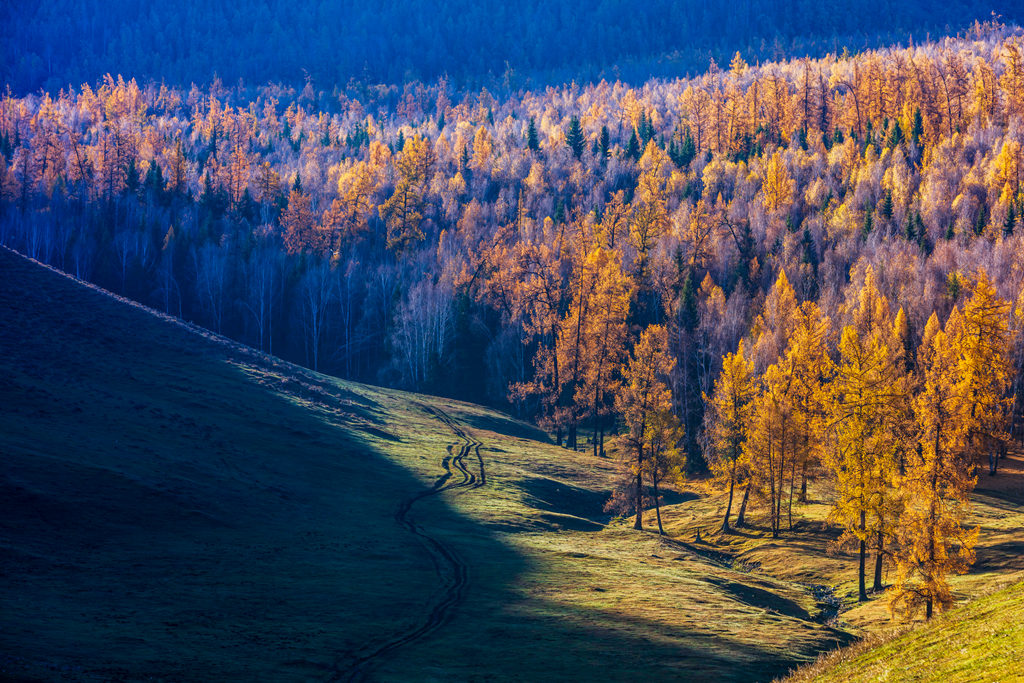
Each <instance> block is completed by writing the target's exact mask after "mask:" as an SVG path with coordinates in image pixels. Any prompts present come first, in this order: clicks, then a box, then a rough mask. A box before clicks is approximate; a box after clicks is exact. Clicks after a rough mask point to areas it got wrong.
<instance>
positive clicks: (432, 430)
mask: <svg viewBox="0 0 1024 683" xmlns="http://www.w3.org/2000/svg"><path fill="white" fill-rule="evenodd" d="M0 273H2V275H3V276H2V277H0V452H2V453H3V467H2V468H0V574H2V576H3V580H4V586H5V589H4V591H2V592H0V676H2V677H4V678H13V679H15V680H40V679H43V680H52V679H55V678H61V677H66V678H71V679H76V680H97V679H98V680H109V679H118V680H140V679H147V680H151V679H153V678H158V679H174V680H196V679H205V680H210V679H218V680H227V679H245V680H271V679H273V680H349V679H355V678H360V677H370V678H380V679H409V678H417V679H421V680H422V679H430V678H436V679H442V678H453V677H455V676H461V677H479V676H484V675H485V674H486V675H487V676H488V677H489V678H493V679H497V680H502V679H512V678H521V679H528V680H539V679H564V678H566V677H567V676H570V675H571V676H572V677H577V678H595V677H601V678H604V679H626V678H630V679H648V680H665V679H669V678H678V677H679V676H683V675H685V676H689V677H693V678H714V679H717V680H764V679H770V678H771V677H773V676H776V675H780V674H782V673H784V672H785V671H786V670H788V669H789V668H790V667H791V666H793V665H794V664H797V663H801V662H806V661H810V660H812V659H814V657H816V655H817V653H818V652H820V651H822V650H824V649H829V648H831V647H834V645H835V644H837V643H843V642H848V641H849V639H850V636H849V635H848V634H847V633H846V632H845V631H843V630H840V629H837V628H835V627H832V626H829V625H827V624H824V623H822V622H824V621H826V620H827V618H828V616H830V615H829V613H828V611H827V606H826V605H823V604H820V603H819V602H818V600H817V599H816V598H815V594H816V593H815V590H814V588H813V587H809V586H807V585H805V584H803V583H798V582H796V581H787V580H779V579H774V578H771V577H770V576H768V575H766V574H761V573H751V572H747V571H737V570H734V569H731V568H730V566H729V564H727V563H725V562H722V561H720V560H721V559H722V558H721V556H716V555H711V554H709V553H706V552H703V551H700V552H698V550H696V549H695V546H693V545H691V544H687V543H682V542H676V541H669V540H661V539H658V538H657V537H656V536H653V535H650V534H646V533H638V532H634V531H632V530H630V529H628V528H627V527H626V526H625V525H622V524H619V523H611V524H607V525H606V523H607V522H608V521H609V520H608V519H607V517H606V516H605V515H604V513H603V512H602V505H603V503H604V501H605V500H606V499H607V496H608V492H609V490H610V489H611V487H612V483H613V480H614V478H615V477H616V470H615V468H614V466H613V463H612V462H611V461H610V460H608V459H598V458H593V457H591V456H589V455H586V454H583V453H570V452H567V451H565V450H564V449H560V448H557V447H555V446H553V445H552V444H550V443H549V442H548V441H547V440H546V437H545V436H544V435H543V434H541V433H540V432H538V431H536V430H535V429H534V428H532V427H530V426H529V425H526V424H524V423H521V422H517V421H514V420H512V419H510V418H508V417H507V416H505V415H503V414H501V413H497V412H494V411H491V410H487V409H484V408H480V407H477V406H473V405H469V404H464V403H458V402H451V401H442V400H440V399H435V398H431V397H426V396H419V395H415V394H408V393H402V392H397V391H385V390H381V389H377V388H373V387H369V386H364V385H359V384H354V383H347V382H340V381H337V380H334V379H332V378H329V377H327V376H324V375H318V374H315V373H312V372H309V371H306V370H302V369H300V368H297V367H295V366H292V365H290V364H287V363H284V362H281V361H278V360H276V359H274V358H272V357H270V356H266V355H263V354H259V353H256V352H254V351H252V350H251V349H248V348H247V347H243V346H240V345H237V344H234V343H231V342H228V341H226V340H224V339H223V338H220V337H216V336H213V335H210V334H208V333H205V332H202V331H201V330H198V329H194V328H190V327H187V326H184V325H182V324H180V323H178V322H175V321H174V320H172V319H170V318H166V317H162V316H160V315H158V314H154V313H153V312H152V311H150V310H148V309H145V308H142V307H140V306H137V305H134V304H131V303H129V302H126V301H125V300H121V299H118V298H116V297H113V296H112V295H109V294H107V293H105V292H103V291H101V290H98V289H95V288H92V287H89V286H86V285H83V284H81V283H79V282H77V281H74V280H72V279H69V278H67V277H65V276H63V275H60V274H58V273H57V272H55V271H53V270H50V269H48V268H46V267H44V266H41V265H38V264H36V263H34V262H31V261H29V260H27V259H24V258H22V257H20V256H17V255H15V254H14V253H13V252H9V251H6V250H0ZM716 557H717V558H718V559H713V558H716Z"/></svg>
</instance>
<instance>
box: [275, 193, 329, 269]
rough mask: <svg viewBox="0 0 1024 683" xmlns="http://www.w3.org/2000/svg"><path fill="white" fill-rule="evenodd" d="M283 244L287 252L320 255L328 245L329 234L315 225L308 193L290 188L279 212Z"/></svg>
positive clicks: (314, 216)
mask: <svg viewBox="0 0 1024 683" xmlns="http://www.w3.org/2000/svg"><path fill="white" fill-rule="evenodd" d="M281 227H282V228H283V229H284V246H285V248H286V249H287V250H288V253H289V254H295V253H300V252H312V253H314V254H318V255H322V254H324V253H325V252H326V251H327V248H328V245H329V241H328V238H329V234H328V233H327V231H326V230H323V229H321V228H320V226H318V225H317V221H316V214H315V213H313V209H312V205H311V202H310V199H309V195H307V194H304V193H302V192H300V191H299V190H292V191H291V193H290V194H289V195H288V205H287V206H286V207H285V210H284V212H283V213H282V214H281Z"/></svg>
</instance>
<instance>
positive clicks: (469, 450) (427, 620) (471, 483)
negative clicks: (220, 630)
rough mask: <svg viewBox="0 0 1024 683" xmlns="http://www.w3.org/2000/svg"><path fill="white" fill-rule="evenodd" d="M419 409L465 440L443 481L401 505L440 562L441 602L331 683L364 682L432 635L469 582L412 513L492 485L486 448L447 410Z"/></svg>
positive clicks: (398, 516)
mask: <svg viewBox="0 0 1024 683" xmlns="http://www.w3.org/2000/svg"><path fill="white" fill-rule="evenodd" d="M418 407H419V408H420V409H421V410H423V411H424V412H425V413H427V414H428V415H431V416H433V417H435V418H437V419H438V420H439V421H441V422H443V423H444V424H445V425H446V426H447V427H448V428H449V429H451V430H452V432H453V433H454V434H455V435H456V436H457V437H458V438H459V439H460V441H461V443H454V444H449V445H448V446H447V452H448V454H447V455H446V456H444V457H443V458H442V459H441V467H442V468H443V469H444V473H443V474H441V475H440V476H439V477H438V478H437V480H436V481H435V482H434V484H433V485H432V486H431V487H430V488H428V489H425V490H423V491H420V492H419V493H417V494H416V495H414V496H412V497H410V498H406V499H405V500H403V501H402V502H401V503H399V505H398V509H397V510H396V511H395V517H394V519H395V522H396V523H397V524H398V525H399V526H400V527H402V528H403V529H405V530H406V531H408V532H409V533H411V534H413V535H414V536H415V537H416V538H417V540H418V541H419V542H420V544H421V545H422V546H423V548H424V549H425V550H426V551H427V553H428V554H429V555H430V559H431V561H432V562H433V564H434V571H435V572H436V573H437V577H438V579H439V581H440V585H439V587H438V590H437V594H438V598H437V600H436V602H434V604H433V605H432V606H431V607H430V610H429V611H428V612H427V613H426V614H425V615H424V616H423V619H422V621H421V622H420V623H419V624H418V625H417V626H415V627H413V628H412V629H411V630H408V631H405V632H403V633H398V634H396V635H394V636H392V637H391V638H389V639H388V640H386V641H384V642H383V643H381V644H379V645H377V646H376V647H375V648H374V649H373V650H371V651H370V652H368V653H366V654H363V655H360V656H357V657H356V658H355V661H354V662H353V663H352V664H351V665H349V667H348V668H347V669H346V670H342V669H340V667H337V666H336V668H335V674H334V675H333V676H331V678H330V679H329V680H331V681H358V680H361V679H363V677H364V676H365V675H366V673H367V671H368V669H369V667H370V665H371V664H372V663H373V662H374V661H376V660H379V659H381V658H382V657H385V656H386V655H388V654H390V653H392V652H394V651H395V650H397V649H399V648H401V647H404V646H405V645H408V644H410V643H413V642H416V641H417V640H420V639H422V638H425V637H427V636H428V635H430V634H431V633H433V632H434V631H436V630H437V629H438V628H440V627H441V626H442V625H443V624H444V622H445V620H446V618H447V617H448V614H449V613H450V612H451V610H452V609H453V608H454V607H455V606H456V605H458V604H459V603H460V602H461V601H462V598H463V596H464V593H465V588H466V585H467V583H468V567H467V565H466V564H465V562H463V561H462V560H461V559H460V558H459V556H458V555H457V554H456V553H455V551H454V550H453V549H452V548H451V547H449V546H448V545H446V544H445V543H443V542H441V541H440V540H439V539H437V538H434V537H433V536H431V535H429V534H428V533H427V532H426V531H424V529H423V528H422V527H420V526H419V525H418V524H416V522H414V521H413V520H412V518H410V516H409V515H410V512H411V511H412V507H413V505H415V504H416V503H417V502H418V501H420V500H423V499H424V498H428V497H430V496H436V495H438V494H440V493H441V492H443V491H452V490H455V489H465V490H466V491H472V490H474V489H478V488H480V487H481V486H484V485H485V484H486V483H487V473H486V470H485V468H484V460H483V457H482V456H481V455H480V446H482V445H483V444H482V443H481V442H480V441H477V440H476V439H473V438H471V437H470V436H469V435H468V434H467V433H466V431H465V430H463V429H462V428H461V427H460V426H459V425H458V423H456V422H455V420H453V419H452V418H451V416H449V415H448V414H447V413H445V412H444V411H443V410H441V409H439V408H431V407H430V406H426V405H422V404H420V405H418ZM472 456H475V460H476V469H477V470H478V472H472V471H470V469H469V468H467V466H466V460H467V458H470V457H472Z"/></svg>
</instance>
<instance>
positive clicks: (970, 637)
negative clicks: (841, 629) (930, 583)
mask: <svg viewBox="0 0 1024 683" xmlns="http://www.w3.org/2000/svg"><path fill="white" fill-rule="evenodd" d="M1022 651H1024V583H1017V584H1014V585H1012V586H1009V587H1007V588H1004V589H1003V590H1000V591H998V592H996V593H993V594H992V595H987V596H985V597H983V598H980V599H978V600H975V601H974V602H971V603H969V604H968V605H966V606H964V607H960V608H959V609H956V610H953V611H951V612H949V613H947V614H944V615H942V616H940V617H938V618H937V619H935V620H934V621H933V622H931V623H929V624H927V625H926V626H923V627H919V628H917V629H914V630H911V631H908V632H907V633H903V634H901V635H898V636H895V637H892V638H889V639H888V640H885V639H877V638H876V639H869V640H866V641H864V642H863V643H858V644H857V645H856V646H854V647H852V648H847V649H842V650H839V651H837V652H836V653H834V654H832V655H829V656H827V657H824V658H823V659H822V660H821V661H820V662H818V663H817V664H815V665H814V666H809V667H806V668H805V669H802V670H800V671H798V672H797V673H796V674H794V675H793V676H791V677H790V678H787V679H786V680H787V681H826V682H827V681H844V682H847V681H884V680H896V679H898V680H901V681H925V680H928V681H1011V680H1016V681H1019V680H1024V654H1022Z"/></svg>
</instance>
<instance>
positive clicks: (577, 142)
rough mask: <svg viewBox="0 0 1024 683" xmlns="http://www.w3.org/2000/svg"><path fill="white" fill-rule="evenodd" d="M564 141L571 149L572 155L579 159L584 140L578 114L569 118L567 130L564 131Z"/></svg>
mask: <svg viewBox="0 0 1024 683" xmlns="http://www.w3.org/2000/svg"><path fill="white" fill-rule="evenodd" d="M565 142H566V144H567V145H569V149H571V150H572V155H573V156H574V157H576V158H577V159H579V158H580V157H581V156H582V155H583V148H584V145H585V143H586V141H585V140H584V139H583V127H582V126H581V125H580V119H579V117H578V116H573V117H572V118H571V119H569V130H568V131H566V133H565Z"/></svg>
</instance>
